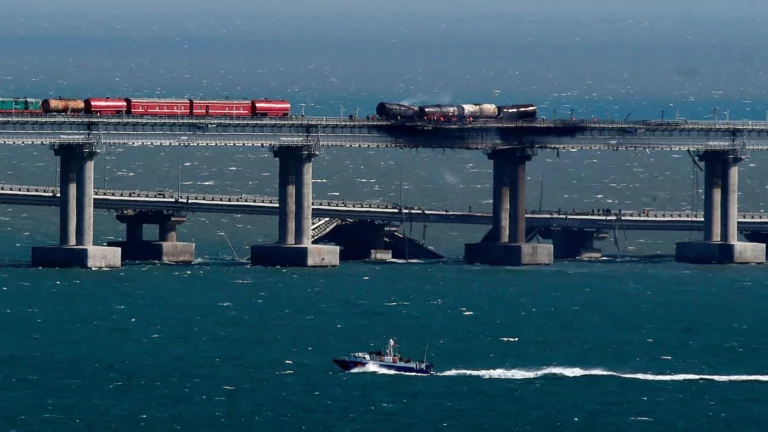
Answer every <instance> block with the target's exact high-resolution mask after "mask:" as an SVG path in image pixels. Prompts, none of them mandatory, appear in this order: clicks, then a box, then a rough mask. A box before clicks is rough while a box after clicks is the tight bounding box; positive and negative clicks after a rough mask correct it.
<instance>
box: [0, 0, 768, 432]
mask: <svg viewBox="0 0 768 432" xmlns="http://www.w3.org/2000/svg"><path fill="white" fill-rule="evenodd" d="M7 3H9V4H8V5H4V6H3V9H2V10H3V13H4V14H5V15H4V16H7V17H8V19H6V21H7V22H5V23H4V24H5V25H3V26H2V27H1V28H0V37H2V41H3V43H2V45H0V55H2V58H3V59H5V60H6V61H5V62H4V63H2V64H1V65H0V97H6V96H28V97H56V96H63V97H78V98H85V97H88V96H94V97H100V96H113V97H118V96H119V97H129V96H133V97H136V96H141V97H144V96H152V97H187V96H189V97H194V98H222V97H231V98H244V97H247V98H260V97H270V98H286V99H288V100H290V101H291V102H292V103H293V104H294V106H295V107H296V110H297V111H298V109H299V108H298V107H299V104H305V106H306V113H307V114H308V115H324V116H336V115H340V114H341V109H342V108H343V109H344V114H345V115H348V114H350V113H352V112H354V111H355V110H356V108H358V107H359V108H360V114H361V116H365V115H367V114H371V113H373V110H374V108H375V106H376V103H378V102H379V101H382V100H386V101H408V102H412V103H417V104H422V103H465V102H475V101H477V102H490V103H498V104H510V103H528V102H532V103H535V104H537V105H538V107H539V112H540V114H541V115H542V116H545V117H547V118H567V117H568V116H569V115H570V112H571V110H573V112H574V115H575V116H576V117H577V118H582V119H588V118H591V117H592V116H595V117H597V118H599V119H623V118H625V117H627V116H628V115H629V118H630V119H657V118H660V117H661V115H662V113H661V112H662V110H663V111H664V116H665V118H667V119H671V118H674V117H675V116H679V117H681V118H688V119H712V118H713V117H714V108H716V107H717V108H718V109H719V116H720V117H719V118H721V119H724V118H726V116H729V117H730V119H732V120H742V119H748V120H765V119H766V111H768V103H766V94H767V92H766V89H768V74H766V73H765V70H764V69H765V68H764V65H765V64H766V61H768V55H767V54H766V50H764V49H761V46H760V43H761V41H763V40H764V39H765V37H764V34H765V25H764V21H765V19H766V17H765V7H762V6H760V5H757V4H754V5H751V6H749V8H748V13H746V14H745V13H744V10H746V9H745V8H744V7H742V8H737V7H734V6H732V5H728V4H726V3H724V2H721V3H720V4H718V5H716V6H712V5H706V4H705V3H706V2H696V3H694V2H692V1H688V2H685V1H681V2H680V4H679V5H678V4H675V5H671V4H667V3H669V2H666V3H664V4H661V2H644V3H636V4H633V5H632V7H626V6H625V5H622V4H620V3H621V2H605V1H601V2H596V1H591V2H590V1H588V2H578V3H574V2H565V1H560V2H546V3H542V2H539V3H541V6H539V3H536V2H528V3H527V4H524V5H523V4H520V5H518V4H512V3H510V2H501V1H495V2H493V1H488V2H482V4H476V5H474V4H473V5H472V6H471V7H469V6H468V5H467V4H460V5H458V6H454V7H450V4H449V3H450V2H444V1H443V2H440V3H439V4H438V3H436V2H434V1H433V2H432V3H430V2H429V1H423V2H408V3H407V4H406V2H404V1H401V0H391V1H389V2H384V3H381V2H371V3H370V4H369V3H365V2H362V3H361V2H351V1H347V0H343V1H342V0H337V1H336V2H331V3H332V4H326V3H321V2H314V3H313V4H305V3H307V2H298V3H296V4H293V3H291V4H290V5H288V4H283V3H279V2H274V4H273V5H267V4H261V3H260V2H250V3H248V2H240V3H243V4H242V5H240V4H238V5H237V6H236V7H234V5H229V4H226V3H227V2H218V3H216V4H214V5H211V4H210V2H194V1H188V2H185V7H183V8H180V7H178V5H172V4H171V3H173V2H157V1H149V0H134V1H132V2H117V3H114V2H92V1H91V2H83V1H81V2H74V3H72V4H70V3H67V4H65V5H64V4H58V3H56V2H51V1H46V0H42V1H38V2H34V6H33V3H29V2H7ZM27 3H29V4H27ZM75 3H77V4H75ZM85 3H93V4H89V5H88V6H87V7H86V6H84V5H85ZM113 3H114V4H113ZM165 3H168V4H165ZM230 3H234V2H230ZM245 3H248V4H247V5H246V4H245ZM486 3H487V4H486ZM609 3H610V4H609ZM656 3H658V4H656ZM78 6H79V7H78ZM86 9H87V10H86ZM712 59H718V61H712ZM726 113H727V114H726ZM765 162H766V156H764V155H762V154H752V155H750V157H749V159H748V160H747V161H745V162H744V163H742V164H741V169H740V175H739V180H740V194H739V208H740V210H743V211H764V210H765V206H764V204H763V202H764V201H765V199H764V198H763V195H765V194H764V191H765V190H766V188H767V187H768V177H766V175H765V169H764V166H765ZM179 164H181V176H180V178H179V177H177V175H176V173H177V172H178V165H179ZM55 167H56V161H55V158H54V156H53V154H52V152H51V151H50V150H49V149H48V148H47V147H44V146H30V147H23V148H22V147H15V146H2V147H0V183H6V184H8V183H16V184H19V183H21V184H35V185H53V184H54V179H55ZM527 168H528V191H527V199H528V200H527V207H528V208H529V209H533V208H538V207H539V205H541V206H542V207H543V208H544V209H558V208H562V209H565V210H568V209H591V208H612V209H618V208H623V209H626V210H632V209H635V210H636V209H641V208H655V209H659V210H685V209H691V208H693V209H698V210H700V209H701V203H702V193H701V187H702V186H703V177H702V176H701V174H700V173H697V172H696V170H695V169H694V167H693V165H692V163H691V161H690V158H689V157H688V155H686V154H685V153H679V154H675V153H672V152H657V153H646V152H573V153H570V152H562V153H559V154H558V153H554V152H541V153H539V154H538V155H537V156H536V157H535V158H534V160H533V161H532V162H530V163H529V164H528V167H527ZM490 169H491V166H490V163H489V161H488V160H487V158H486V157H485V156H484V155H482V154H481V153H480V152H453V151H448V152H439V151H419V152H416V151H401V150H384V149H354V150H351V149H326V150H324V151H323V152H322V153H321V155H320V156H319V157H318V158H317V159H316V160H315V163H314V180H315V183H314V195H315V197H316V198H318V199H348V200H378V201H384V202H398V201H399V197H400V191H401V190H402V192H403V194H402V195H403V200H404V204H405V205H409V206H421V207H426V208H435V209H455V210H464V209H467V208H468V207H469V206H471V207H472V209H473V211H486V212H487V211H490V208H491V205H490V198H491V189H490V184H491V172H490ZM276 174H277V163H276V161H275V160H274V158H272V157H271V155H270V154H269V152H268V151H266V150H265V149H244V148H237V149H234V148H228V149H198V148H188V149H171V148H110V149H108V150H107V151H106V152H105V153H104V154H102V155H100V156H99V157H98V158H97V160H96V184H97V186H99V187H103V186H105V185H106V186H107V187H109V188H115V189H148V190H154V189H166V190H176V188H177V185H178V182H179V181H180V182H181V188H182V191H183V192H200V193H222V194H241V193H245V194H259V195H267V196H276V195H277V189H276V186H277V175H276ZM401 179H402V181H401ZM542 181H543V183H544V188H543V189H544V193H543V195H542V194H541V193H540V184H541V182H542ZM540 203H541V204H540ZM57 215H58V212H57V211H56V210H55V209H42V208H29V207H18V206H16V207H0V347H2V348H3V349H2V351H0V431H17V432H21V431H55V432H69V431H107V430H110V431H115V430H117V431H135V430H147V431H162V432H166V431H169V430H188V431H203V432H211V431H240V430H242V431H249V432H251V431H295V430H303V429H306V430H334V431H355V430H360V431H368V430H382V429H388V430H397V431H410V430H416V431H422V430H423V431H430V430H451V431H452V430H459V431H476V430H494V431H497V430H558V429H563V430H584V431H595V430H611V431H612V430H628V431H634V430H662V431H669V430H691V431H701V430H707V431H710V430H730V429H734V428H735V429H738V430H743V431H764V430H767V429H768V424H767V423H768V421H767V420H766V417H767V416H766V414H767V413H766V412H765V411H766V408H765V407H766V406H768V382H767V381H768V370H766V361H765V360H764V359H765V358H766V357H767V356H766V354H768V352H767V351H768V349H767V348H766V343H765V341H766V340H767V339H768V325H767V324H766V321H765V318H764V317H765V310H766V307H767V306H768V290H767V289H766V288H767V287H766V285H767V283H766V278H765V276H764V275H765V266H721V267H713V266H688V265H682V264H676V263H674V262H672V260H671V258H670V255H671V254H672V253H673V252H674V243H675V241H677V240H688V239H692V238H694V239H695V238H699V237H698V236H700V234H698V233H693V234H690V233H650V232H643V233H636V232H629V233H624V232H618V233H612V235H611V238H610V239H609V240H608V241H604V242H598V243H597V244H596V246H597V247H600V248H602V249H603V251H604V252H605V253H606V254H610V255H611V256H612V257H611V258H609V259H606V260H601V261H595V262H557V263H555V265H554V266H551V267H546V268H523V269H512V268H489V267H475V266H466V265H463V264H461V263H460V261H459V260H458V259H460V257H461V254H462V253H463V245H464V243H469V242H476V241H478V240H479V239H480V238H481V237H482V236H483V234H485V232H486V230H487V227H479V226H477V227H476V226H472V227H468V226H451V225H445V226H439V225H429V226H428V227H423V226H421V225H417V226H415V227H413V231H410V227H406V230H408V232H409V233H413V236H414V237H416V238H417V239H419V240H422V239H423V240H425V241H426V243H427V244H428V245H429V246H432V247H434V248H435V250H437V251H438V252H440V253H442V254H444V255H446V256H448V257H449V259H448V260H447V261H445V262H441V263H424V264H409V265H402V264H380V265H378V264H360V263H358V264H353V263H343V264H342V266H341V267H339V268H336V269H313V270H296V269H287V270H286V269H264V268H253V267H250V266H248V265H246V264H244V263H242V262H238V261H234V260H232V258H233V255H235V254H236V255H237V256H238V257H239V258H243V257H246V256H247V255H248V248H249V247H250V246H251V245H253V244H264V243H270V242H273V241H274V240H275V239H276V234H277V221H276V220H275V218H265V217H252V216H238V215H208V214H194V215H190V217H189V219H188V221H187V222H186V223H185V224H183V225H182V226H181V227H180V229H179V239H180V240H182V241H193V242H195V243H196V245H197V249H196V253H197V257H198V261H196V263H195V264H194V265H190V266H181V265H154V264H152V265H148V264H133V265H129V266H126V267H124V268H122V269H119V270H110V271H84V270H43V269H30V268H28V263H29V258H30V247H31V246H38V245H45V244H51V243H54V242H56V240H57V239H58V232H57V229H58V223H57ZM222 233H224V234H226V235H227V237H228V238H229V240H230V241H231V242H232V246H233V249H234V252H233V251H232V250H231V249H230V248H229V246H228V244H227V242H226V241H225V239H224V237H223V236H222ZM424 233H426V234H424ZM617 234H618V235H617ZM124 235H125V233H124V227H123V226H121V225H120V224H118V223H117V222H116V221H115V219H114V215H113V214H108V213H106V212H98V213H97V214H96V217H95V241H96V243H99V244H103V243H105V242H106V241H109V240H116V239H122V238H124ZM155 235H156V234H155V233H152V232H151V231H150V230H149V229H147V230H146V232H145V236H146V238H153V237H154V236H155ZM617 257H618V258H617ZM390 337H397V338H398V339H399V343H400V344H401V348H402V351H403V354H405V355H407V356H409V357H411V358H421V356H423V354H424V348H425V346H426V344H427V342H429V350H428V356H429V360H430V361H432V362H434V363H435V365H436V366H435V367H436V371H437V373H436V374H435V375H432V376H426V377H423V376H406V375H398V374H388V373H384V372H381V371H376V370H368V371H364V372H361V373H342V372H340V371H339V370H337V368H336V366H335V365H334V364H332V363H331V359H332V358H333V357H335V356H341V355H346V354H348V353H349V352H352V351H360V350H376V349H379V348H380V347H381V346H382V345H383V344H384V343H385V342H386V341H387V339H388V338H390Z"/></svg>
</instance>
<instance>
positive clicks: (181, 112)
mask: <svg viewBox="0 0 768 432" xmlns="http://www.w3.org/2000/svg"><path fill="white" fill-rule="evenodd" d="M0 114H67V115H78V114H89V115H98V116H104V115H140V116H209V117H288V116H290V115H291V104H290V102H288V101H285V100H268V99H257V100H194V99H134V98H125V99H110V98H88V99H84V100H80V99H61V98H59V99H44V100H40V99H30V98H0Z"/></svg>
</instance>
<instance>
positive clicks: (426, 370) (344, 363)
mask: <svg viewBox="0 0 768 432" xmlns="http://www.w3.org/2000/svg"><path fill="white" fill-rule="evenodd" d="M333 362H334V363H335V364H336V366H338V367H340V368H341V369H342V370H344V371H350V370H352V369H358V368H364V367H366V366H368V365H373V366H376V367H380V368H382V369H386V370H391V371H395V372H400V373H412V374H421V375H429V374H431V373H432V365H431V364H423V363H419V364H417V363H386V362H378V361H367V360H357V359H348V358H336V359H333Z"/></svg>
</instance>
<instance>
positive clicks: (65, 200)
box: [57, 151, 77, 246]
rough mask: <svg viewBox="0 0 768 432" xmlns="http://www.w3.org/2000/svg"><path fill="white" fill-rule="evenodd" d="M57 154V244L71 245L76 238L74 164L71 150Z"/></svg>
mask: <svg viewBox="0 0 768 432" xmlns="http://www.w3.org/2000/svg"><path fill="white" fill-rule="evenodd" d="M57 156H59V165H60V167H59V199H60V204H59V244H60V245H61V246H73V245H74V244H75V238H76V229H77V228H76V221H77V211H76V209H75V207H76V204H75V203H76V202H77V191H76V166H75V158H74V154H73V152H72V151H61V152H57Z"/></svg>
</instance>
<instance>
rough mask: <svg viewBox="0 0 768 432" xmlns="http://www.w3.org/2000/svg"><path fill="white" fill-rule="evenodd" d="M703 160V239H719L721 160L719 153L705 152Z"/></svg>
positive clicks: (712, 240)
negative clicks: (708, 153)
mask: <svg viewBox="0 0 768 432" xmlns="http://www.w3.org/2000/svg"><path fill="white" fill-rule="evenodd" d="M700 159H702V160H703V161H704V241H711V242H718V241H720V201H721V198H720V197H721V196H722V175H721V173H722V161H721V158H720V157H719V155H715V154H710V155H707V154H706V153H705V154H704V155H702V157H701V158H700Z"/></svg>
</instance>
